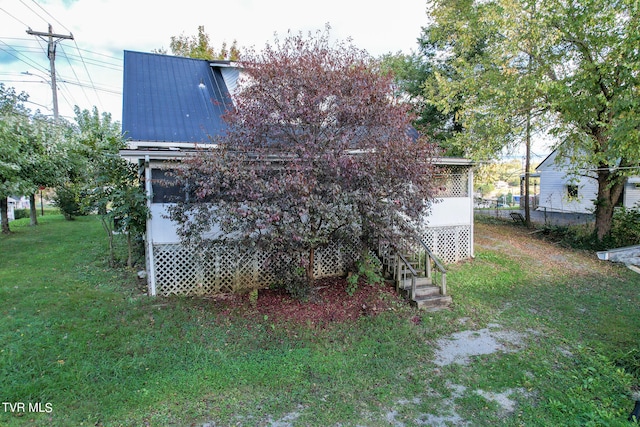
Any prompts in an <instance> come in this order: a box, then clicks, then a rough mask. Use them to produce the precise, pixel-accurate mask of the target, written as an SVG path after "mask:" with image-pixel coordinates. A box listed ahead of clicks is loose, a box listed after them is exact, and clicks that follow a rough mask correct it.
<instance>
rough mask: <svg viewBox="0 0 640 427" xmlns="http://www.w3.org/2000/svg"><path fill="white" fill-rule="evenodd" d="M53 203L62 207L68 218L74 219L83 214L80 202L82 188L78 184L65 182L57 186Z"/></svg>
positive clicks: (63, 213) (61, 211)
mask: <svg viewBox="0 0 640 427" xmlns="http://www.w3.org/2000/svg"><path fill="white" fill-rule="evenodd" d="M53 204H54V205H55V206H57V207H58V209H60V213H61V214H62V215H64V217H65V219H66V220H72V219H74V218H75V217H76V216H79V215H82V206H81V204H80V190H79V187H78V186H77V185H74V184H64V185H61V186H59V187H57V188H56V194H55V196H54V198H53Z"/></svg>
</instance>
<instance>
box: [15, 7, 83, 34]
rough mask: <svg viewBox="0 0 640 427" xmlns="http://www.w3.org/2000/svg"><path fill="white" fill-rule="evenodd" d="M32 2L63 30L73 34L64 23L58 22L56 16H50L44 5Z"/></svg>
mask: <svg viewBox="0 0 640 427" xmlns="http://www.w3.org/2000/svg"><path fill="white" fill-rule="evenodd" d="M20 1H22V0H20ZM31 1H32V2H33V3H34V4H35V5H36V6H38V7H39V8H40V9H41V10H42V11H43V12H44V13H46V14H47V15H49V17H50V18H51V19H53V20H54V21H56V23H58V24H60V26H61V27H62V28H64V29H65V30H67V31H68V32H69V33H71V30H70V29H68V28H67V27H66V26H65V25H64V24H63V23H62V22H60V21H58V20H57V19H56V17H55V16H53V15H52V14H50V13H49V12H48V11H47V10H46V9H45V8H44V7H42V5H40V4H39V3H38V2H36V0H31ZM22 4H24V3H22ZM25 6H26V5H25ZM34 13H35V12H34Z"/></svg>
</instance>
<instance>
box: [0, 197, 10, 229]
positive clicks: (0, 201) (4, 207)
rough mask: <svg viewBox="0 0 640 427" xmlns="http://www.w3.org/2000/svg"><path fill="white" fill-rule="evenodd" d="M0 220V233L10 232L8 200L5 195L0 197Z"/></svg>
mask: <svg viewBox="0 0 640 427" xmlns="http://www.w3.org/2000/svg"><path fill="white" fill-rule="evenodd" d="M0 221H2V234H9V233H11V229H10V228H9V202H8V201H7V198H6V197H2V198H0Z"/></svg>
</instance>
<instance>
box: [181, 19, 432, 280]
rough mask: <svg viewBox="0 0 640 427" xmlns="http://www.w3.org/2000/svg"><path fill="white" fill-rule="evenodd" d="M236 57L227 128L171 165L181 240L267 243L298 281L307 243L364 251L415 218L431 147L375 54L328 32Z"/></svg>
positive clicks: (424, 201) (414, 226)
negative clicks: (179, 193) (182, 193)
mask: <svg viewBox="0 0 640 427" xmlns="http://www.w3.org/2000/svg"><path fill="white" fill-rule="evenodd" d="M241 65H242V70H243V75H244V76H245V77H244V79H243V80H242V82H241V85H240V87H241V89H240V91H239V92H238V93H237V94H236V95H235V97H234V101H235V106H236V109H235V110H234V111H230V112H228V113H227V115H226V121H227V123H228V132H227V134H226V136H225V137H223V138H221V139H220V140H218V141H216V142H217V148H215V149H209V150H201V151H199V152H198V153H197V154H196V155H194V156H192V157H189V158H188V159H187V160H185V161H184V162H183V164H182V168H180V169H179V171H178V172H177V175H178V180H179V182H181V183H182V184H183V185H184V186H185V189H186V190H187V193H188V195H187V198H186V200H185V201H183V202H180V203H178V204H177V205H176V206H175V207H173V208H172V209H171V211H170V212H171V218H172V219H173V220H175V221H177V222H178V223H179V234H180V235H181V237H182V239H183V242H184V243H185V244H187V245H191V246H194V247H196V248H198V249H200V250H207V249H208V248H210V246H211V245H213V244H216V243H217V242H218V241H220V240H224V241H233V242H234V243H236V244H241V245H246V246H249V247H255V248H259V249H261V250H267V251H270V253H273V254H276V256H279V257H280V258H281V259H287V260H290V261H291V262H290V263H289V264H288V265H289V267H290V271H289V273H294V275H295V272H296V271H297V272H298V274H300V276H301V277H302V279H304V280H302V286H304V287H305V288H307V289H308V287H309V286H310V285H311V284H312V282H313V280H314V273H313V264H314V258H315V255H316V251H317V250H318V249H319V248H321V247H324V246H326V245H328V244H329V243H330V242H331V241H332V240H334V239H338V238H341V237H345V236H348V238H349V239H351V240H352V241H353V240H355V241H356V242H360V243H362V245H363V246H362V247H363V248H364V247H365V245H366V244H367V243H368V242H371V241H372V239H375V238H376V237H378V236H381V235H384V236H391V237H393V236H398V235H403V234H408V233H415V232H417V231H418V229H419V228H420V227H421V226H423V225H424V221H423V220H422V218H423V216H424V215H425V214H426V213H427V212H428V209H429V206H430V201H431V200H432V198H433V186H432V170H433V166H432V164H431V160H432V158H433V157H434V147H433V145H432V144H430V143H429V142H427V141H426V140H425V139H424V138H421V137H419V136H418V135H416V134H415V133H412V132H411V127H410V121H411V117H410V114H409V106H408V105H406V104H404V103H403V102H401V100H399V99H397V98H396V97H394V88H393V86H392V85H393V79H392V76H390V75H388V74H385V73H383V72H382V71H381V70H380V68H379V64H378V62H377V61H375V60H373V59H372V58H370V57H369V56H368V55H367V54H366V52H364V51H362V50H358V49H356V48H355V47H354V46H353V45H352V44H351V43H346V42H336V43H333V44H332V43H330V40H329V31H328V28H327V30H326V31H325V32H321V33H317V34H315V35H311V34H310V35H309V36H307V37H305V36H303V35H301V34H298V35H293V34H289V35H288V37H286V38H285V39H284V40H278V39H276V40H275V42H274V44H273V45H269V44H268V45H267V46H266V47H265V49H264V50H263V51H262V52H259V53H255V52H249V53H248V54H247V55H246V56H245V57H243V62H242V64H241ZM212 230H219V231H218V232H214V231H212Z"/></svg>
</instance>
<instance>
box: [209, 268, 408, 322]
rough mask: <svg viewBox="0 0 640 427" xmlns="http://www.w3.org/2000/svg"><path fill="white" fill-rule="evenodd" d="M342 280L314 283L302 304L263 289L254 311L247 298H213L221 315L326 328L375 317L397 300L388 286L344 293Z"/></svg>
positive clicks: (362, 286) (282, 293) (364, 286)
mask: <svg viewBox="0 0 640 427" xmlns="http://www.w3.org/2000/svg"><path fill="white" fill-rule="evenodd" d="M346 287H347V284H346V280H345V279H344V278H339V277H335V278H325V279H320V280H317V281H316V283H315V285H314V288H313V290H312V291H311V294H310V296H309V298H308V299H307V300H306V301H301V300H297V299H295V298H293V297H291V296H290V295H289V294H287V293H286V291H284V290H282V289H263V290H260V291H259V292H258V301H257V304H256V305H255V307H253V306H251V304H250V302H249V297H248V295H236V296H227V297H224V298H215V300H216V303H217V304H219V305H221V306H222V307H225V309H223V311H222V312H223V313H225V312H226V313H228V314H231V313H232V312H234V311H236V310H243V314H244V316H247V315H249V316H251V315H254V316H257V317H258V318H260V319H263V318H264V316H268V318H269V319H270V320H272V321H276V322H277V321H283V322H293V323H296V324H303V325H326V324H329V323H340V322H345V321H353V320H357V319H358V318H360V317H362V316H375V315H377V314H379V313H382V312H384V311H388V310H389V309H390V308H391V303H392V302H393V301H397V300H398V299H399V298H400V297H399V296H398V294H397V293H396V291H395V289H394V288H393V287H392V286H390V285H387V284H385V285H367V284H366V283H360V284H359V285H358V288H357V290H356V292H355V293H354V294H353V295H349V294H348V293H347V292H346Z"/></svg>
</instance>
